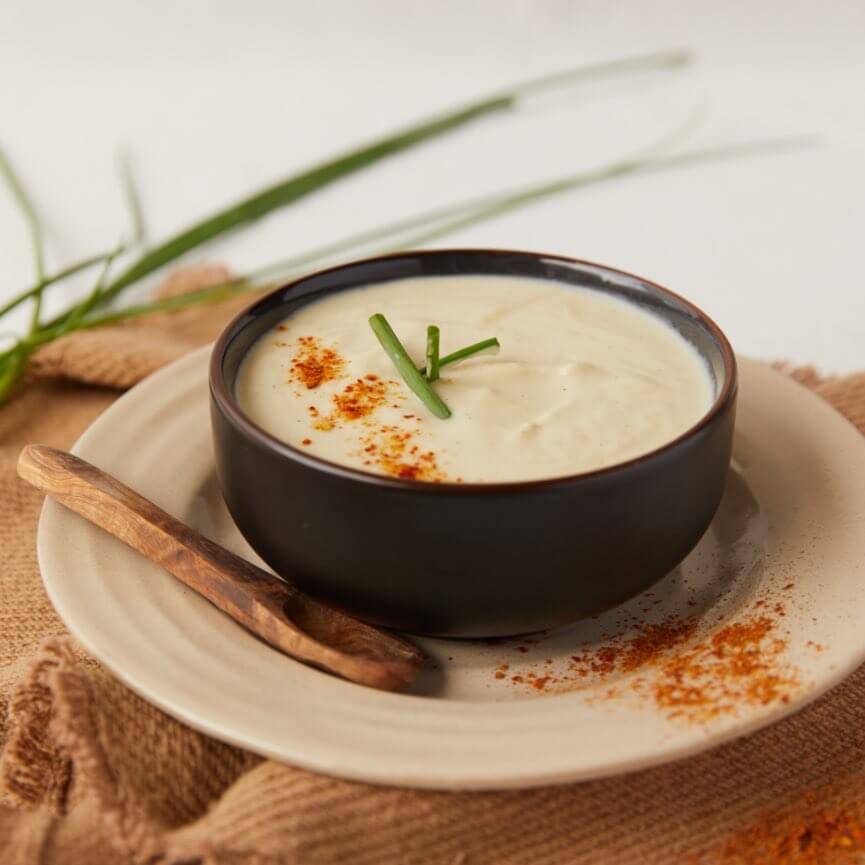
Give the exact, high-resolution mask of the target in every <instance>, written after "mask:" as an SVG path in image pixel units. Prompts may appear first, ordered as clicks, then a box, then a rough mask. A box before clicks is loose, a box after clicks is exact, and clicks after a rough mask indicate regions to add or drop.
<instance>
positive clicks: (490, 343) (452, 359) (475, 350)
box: [418, 336, 501, 381]
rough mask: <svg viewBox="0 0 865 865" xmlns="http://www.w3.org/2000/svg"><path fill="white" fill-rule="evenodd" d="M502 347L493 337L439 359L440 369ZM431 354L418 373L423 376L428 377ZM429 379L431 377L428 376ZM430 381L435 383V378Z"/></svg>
mask: <svg viewBox="0 0 865 865" xmlns="http://www.w3.org/2000/svg"><path fill="white" fill-rule="evenodd" d="M500 347H501V343H499V341H498V340H497V339H496V338H495V337H494V336H493V337H490V338H489V339H482V340H481V341H480V342H475V343H472V344H471V345H467V346H466V347H465V348H461V349H459V350H458V351H452V352H451V353H450V354H446V355H445V356H444V357H443V358H440V359H439V362H438V365H439V367H443V366H447V365H448V364H451V363H457V362H458V361H461V360H465V359H466V358H467V357H472V356H473V355H476V354H480V353H481V352H482V351H487V350H488V349H491V348H492V349H496V350H498V349H499V348H500ZM429 368H430V366H429V354H427V365H426V366H425V367H422V368H421V369H420V370H418V372H420V374H421V375H426V371H427V369H429ZM427 378H429V376H427ZM436 378H438V374H436ZM430 381H435V379H434V378H430Z"/></svg>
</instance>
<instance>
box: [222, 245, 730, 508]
mask: <svg viewBox="0 0 865 865" xmlns="http://www.w3.org/2000/svg"><path fill="white" fill-rule="evenodd" d="M459 254H470V255H471V254H474V255H487V256H491V257H496V256H500V255H501V256H522V257H525V258H532V259H535V260H551V261H555V262H560V263H562V264H567V265H576V266H578V267H580V266H581V267H589V268H594V269H596V270H603V271H606V272H608V273H610V274H613V275H615V276H618V277H624V278H625V279H629V280H636V281H637V282H639V283H641V284H643V285H645V286H648V287H649V288H651V289H652V290H653V291H656V292H658V293H660V294H661V295H662V296H666V297H668V298H670V299H672V300H674V301H676V302H678V303H680V304H681V305H682V306H684V307H685V308H686V309H688V310H689V311H690V312H691V313H692V314H693V315H694V317H695V318H696V319H697V320H698V321H699V322H700V324H701V325H702V326H703V327H704V328H705V329H706V330H708V331H709V333H710V334H711V335H712V337H713V338H714V339H715V341H716V343H717V344H718V346H719V348H720V350H721V355H722V357H723V361H724V368H725V371H726V376H725V380H724V383H723V385H722V387H721V389H720V391H719V392H718V394H717V395H716V397H715V399H714V401H713V402H712V405H711V406H710V407H709V408H708V409H707V411H706V412H705V413H704V414H703V415H702V416H701V417H700V419H699V420H698V421H697V422H696V423H695V424H693V425H692V426H690V427H688V429H686V430H684V431H683V432H682V433H681V434H680V435H678V436H676V438H674V439H671V440H670V441H668V442H666V443H664V444H662V445H660V446H659V447H657V448H654V449H653V450H651V451H647V452H646V453H644V454H639V455H638V456H636V457H632V458H631V459H629V460H625V461H624V462H619V463H613V464H612V465H609V466H603V467H601V468H598V469H592V470H591V471H586V472H577V473H574V474H570V475H556V476H554V477H549V478H538V479H534V480H524V481H493V482H479V481H474V482H456V481H434V482H433V481H422V480H414V479H410V478H398V477H392V476H390V475H381V474H376V473H375V472H371V471H366V470H364V469H359V468H354V467H351V466H346V465H342V464H340V463H336V462H333V461H331V460H327V459H324V458H322V457H319V456H315V455H314V454H311V453H309V452H308V451H303V450H301V449H300V448H297V447H294V446H293V445H290V444H289V443H288V442H285V441H282V440H281V439H278V438H276V437H275V436H273V435H271V434H270V433H268V432H267V431H266V430H264V429H263V428H262V427H260V426H259V425H258V424H256V423H255V422H254V421H253V420H252V419H250V418H249V417H248V416H247V415H246V414H245V413H244V412H243V410H242V409H241V408H240V405H239V404H238V402H237V400H235V398H234V396H233V394H232V391H231V388H230V387H229V386H228V383H227V382H226V380H225V375H224V374H223V359H224V357H225V353H226V351H227V349H228V346H229V345H230V343H231V341H232V340H233V339H234V338H236V336H237V334H238V333H239V332H240V330H241V329H242V328H243V327H244V326H246V325H248V324H250V323H251V320H250V321H246V322H244V321H243V320H244V319H247V318H248V317H249V315H250V313H251V311H252V310H253V309H254V308H255V307H256V306H257V305H258V304H260V303H264V302H265V301H267V300H269V299H270V298H271V297H273V296H274V295H276V294H283V293H285V292H286V291H289V290H291V289H293V288H294V287H295V286H297V285H299V284H301V283H303V282H306V281H307V280H309V279H312V278H316V277H320V276H322V275H324V274H330V273H336V272H338V271H341V270H349V269H351V268H356V267H358V266H361V265H366V264H371V263H375V262H378V261H388V260H392V259H399V258H414V259H416V258H419V257H423V258H441V257H446V256H448V255H459ZM468 273H469V272H468V271H467V274H468ZM454 275H458V274H454ZM738 379H739V374H738V366H737V364H736V355H735V353H734V351H733V347H732V346H731V345H730V342H729V340H728V339H727V337H726V335H725V334H724V332H723V331H722V330H721V328H720V327H719V326H718V325H717V324H716V323H715V321H714V320H713V319H712V318H711V317H710V316H709V315H707V314H706V313H705V312H703V310H702V309H700V308H699V307H698V306H697V305H696V304H694V303H692V302H691V301H690V300H688V299H686V298H684V297H682V296H681V295H679V294H676V292H674V291H670V289H668V288H665V287H664V286H662V285H660V284H658V283H656V282H653V281H652V280H649V279H646V278H645V277H642V276H638V275H637V274H634V273H630V272H629V271H625V270H621V269H620V268H616V267H610V266H608V265H605V264H599V263H597V262H594V261H588V260H586V259H580V258H573V257H571V256H566V255H558V254H555V253H544V252H531V251H527V250H518V249H502V248H485V247H446V248H437V249H421V250H402V251H400V252H394V253H389V254H387V255H374V256H369V257H367V258H361V259H356V260H353V261H350V262H344V263H342V264H338V265H335V266H333V267H326V268H322V269H321V270H316V271H314V272H311V273H307V274H304V275H303V276H301V277H298V278H297V279H293V280H290V281H289V282H286V283H283V284H282V285H280V286H278V287H277V288H274V289H273V290H272V291H269V292H268V293H267V294H264V295H262V296H261V297H258V298H256V299H255V300H254V301H253V302H252V303H250V304H249V306H247V307H244V309H243V310H242V311H241V312H239V313H238V314H237V315H235V316H234V317H233V318H232V319H231V320H230V321H229V322H228V323H227V324H226V325H225V327H224V328H223V329H222V331H221V332H220V334H219V337H218V338H217V340H216V342H215V343H214V346H213V351H212V352H211V356H210V365H209V385H210V394H211V399H212V400H213V401H214V402H215V403H216V405H217V406H218V407H219V409H220V411H221V412H222V414H223V416H224V417H225V418H226V419H227V420H228V421H229V422H230V423H231V424H232V425H233V426H234V427H235V428H237V429H238V430H239V431H240V432H241V433H242V434H243V435H245V436H247V437H248V438H250V439H252V440H253V441H254V442H255V443H256V444H258V445H259V446H262V447H264V448H266V449H268V450H270V451H274V452H275V453H276V454H278V455H279V456H281V457H283V458H286V459H289V460H291V461H293V462H296V463H300V464H302V465H303V466H305V467H307V468H311V469H314V470H317V471H321V472H324V473H325V474H329V475H335V476H338V477H342V478H344V479H347V480H354V481H358V482H361V483H366V484H371V485H373V486H380V487H388V488H391V489H398V490H404V491H405V490H412V491H414V492H428V493H431V494H449V495H454V494H459V495H462V494H471V495H484V494H488V495H500V494H502V493H509V492H519V491H530V490H549V489H551V488H554V487H558V486H565V485H568V484H573V483H577V482H580V481H586V480H594V479H597V478H600V477H603V476H605V475H614V474H616V473H617V472H621V471H624V470H627V469H630V468H633V467H634V466H637V465H640V464H641V463H645V462H649V461H652V460H654V459H656V458H657V457H659V456H661V455H662V454H665V453H668V452H670V451H672V450H674V449H676V448H677V447H678V446H679V445H681V444H682V443H684V442H685V441H687V440H688V439H691V438H693V437H694V436H696V435H697V434H698V433H699V432H701V431H702V430H703V429H705V428H706V427H708V426H709V425H710V424H711V423H713V421H714V420H715V419H716V418H717V417H718V416H719V415H721V414H722V413H723V412H724V411H725V410H726V409H727V408H728V407H729V406H730V405H731V404H732V403H733V401H734V400H735V397H736V392H737V390H738Z"/></svg>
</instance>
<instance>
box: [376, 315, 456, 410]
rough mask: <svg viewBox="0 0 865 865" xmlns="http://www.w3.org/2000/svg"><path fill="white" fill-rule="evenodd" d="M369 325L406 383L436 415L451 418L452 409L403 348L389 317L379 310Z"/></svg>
mask: <svg viewBox="0 0 865 865" xmlns="http://www.w3.org/2000/svg"><path fill="white" fill-rule="evenodd" d="M369 326H370V327H371V328H372V332H373V333H374V334H375V335H376V336H377V337H378V341H379V342H380V343H381V347H382V348H383V349H384V350H385V351H386V352H387V355H388V357H389V358H390V359H391V360H392V361H393V365H394V366H395V367H396V368H397V370H398V371H399V374H400V375H401V376H402V377H403V380H404V381H405V383H406V384H407V385H408V386H409V387H410V388H411V389H412V390H413V391H414V392H415V393H416V394H417V395H418V397H419V398H420V400H421V402H423V404H424V405H425V406H426V407H427V408H428V409H429V410H430V411H431V412H432V413H433V414H434V415H435V416H436V417H439V418H441V419H442V420H444V419H445V418H449V417H450V416H451V410H450V409H449V408H448V407H447V406H446V405H445V403H444V401H443V400H442V398H441V397H440V396H439V395H438V394H437V393H436V392H435V391H434V390H433V388H432V385H431V384H430V383H429V382H428V381H427V380H426V379H425V378H424V377H423V376H422V375H421V374H420V373H419V372H418V370H417V367H416V366H415V365H414V361H413V360H412V359H411V358H410V357H409V356H408V352H407V351H406V350H405V348H403V344H402V343H401V342H400V341H399V338H398V337H397V335H396V334H395V333H394V332H393V328H392V327H391V326H390V324H388V321H387V319H386V318H385V317H384V316H383V315H382V314H381V313H380V312H377V313H376V314H375V315H371V316H370V317H369Z"/></svg>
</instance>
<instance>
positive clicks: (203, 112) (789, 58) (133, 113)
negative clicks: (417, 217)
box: [0, 0, 865, 372]
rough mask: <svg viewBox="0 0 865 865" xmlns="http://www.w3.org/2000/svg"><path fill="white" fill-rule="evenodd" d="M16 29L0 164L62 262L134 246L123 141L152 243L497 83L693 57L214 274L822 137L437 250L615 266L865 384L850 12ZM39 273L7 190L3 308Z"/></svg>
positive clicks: (518, 130)
mask: <svg viewBox="0 0 865 865" xmlns="http://www.w3.org/2000/svg"><path fill="white" fill-rule="evenodd" d="M0 34H2V39H0V42H2V50H0V118H2V121H0V144H2V146H3V147H4V148H5V149H6V151H7V152H8V154H9V155H10V157H11V158H12V159H13V160H14V163H15V165H16V167H17V169H18V172H19V174H20V175H21V176H22V177H23V178H24V179H25V182H26V185H27V187H28V189H29V190H30V192H31V194H32V196H33V198H34V199H35V201H36V202H37V204H38V207H39V209H40V210H41V212H42V213H43V214H44V221H45V227H46V232H47V237H48V247H49V255H50V259H51V262H52V264H53V265H56V266H59V265H62V264H64V263H68V262H69V261H71V260H73V259H75V258H78V257H80V256H82V255H84V254H87V253H90V252H94V251H97V250H101V249H104V248H106V247H110V246H112V245H113V244H114V243H115V242H116V241H117V240H118V238H119V237H120V236H121V235H123V234H124V232H126V231H127V224H128V220H127V215H126V210H125V207H124V203H123V198H122V195H121V193H120V192H119V188H118V185H117V180H116V172H115V168H114V165H115V158H116V153H117V151H118V148H124V149H126V150H127V151H128V153H129V155H130V159H131V161H132V165H133V168H134V172H135V175H136V177H137V179H138V183H139V185H140V187H141V189H142V197H143V200H144V207H145V212H146V217H147V223H148V229H149V234H150V236H151V237H152V238H154V239H156V238H160V237H163V236H165V235H167V234H168V233H170V232H172V231H173V230H175V229H177V228H180V227H182V226H183V225H184V224H186V223H188V222H189V221H191V220H193V219H195V218H196V217H198V216H201V215H204V214H206V213H208V212H210V211H212V210H214V209H215V208H218V207H220V206H222V205H224V204H226V203H228V202H230V201H231V200H232V199H233V198H235V197H237V196H240V195H242V194H244V193H247V192H249V191H251V190H252V189H255V188H257V187H258V186H261V185H264V184H266V183H268V182H270V181H271V180H274V179H276V178H278V177H280V176H284V175H287V174H289V173H291V172H292V171H294V170H296V169H298V168H300V167H302V166H304V165H306V164H309V163H311V162H314V161H316V160H318V159H320V158H322V157H323V156H325V155H328V154H331V153H334V152H336V151H339V150H342V149H344V148H346V147H347V146H349V145H354V144H359V143H361V142H364V141H365V140H367V139H369V138H371V137H373V136H376V135H379V134H382V133H384V132H387V131H389V130H391V129H393V128H395V127H398V126H401V125H403V124H404V123H406V122H407V121H409V120H412V119H416V118H420V117H422V116H424V115H426V114H428V113H429V112H432V111H435V110H438V109H441V108H445V107H448V106H451V105H453V104H454V103H459V102H462V101H464V100H466V99H468V98H470V97H473V96H476V95H481V94H485V93H487V92H489V91H491V90H495V89H497V88H499V87H500V86H502V85H503V84H507V83H510V82H512V81H517V80H520V79H523V78H526V77H530V76H534V75H537V74H541V73H544V72H547V71H551V70H555V69H558V68H561V67H565V66H569V65H574V64H576V63H583V62H592V61H596V60H604V59H610V58H615V57H621V56H624V55H628V54H631V53H639V52H645V51H652V50H656V49H663V48H679V47H683V48H688V49H691V50H692V51H693V52H694V55H695V61H696V62H695V64H694V65H693V67H691V68H688V69H684V70H677V71H672V72H662V73H657V72H655V73H651V74H645V75H641V76H633V77H628V78H619V79H617V80H615V81H605V82H594V83H588V82H587V83H582V84H579V85H576V86H574V87H571V88H569V89H567V90H563V91H558V92H557V93H556V94H550V95H545V96H544V97H543V98H537V99H535V100H532V101H531V102H529V103H526V105H525V107H524V108H521V109H520V110H519V111H517V112H515V113H508V114H501V115H498V116H496V117H495V118H491V119H489V120H487V121H485V122H482V123H480V124H479V125H475V126H472V128H471V129H467V130H465V131H461V132H459V133H457V134H455V135H452V136H449V137H448V138H446V139H440V140H439V141H437V142H435V143H433V144H431V145H428V146H425V147H423V148H422V149H420V150H418V151H413V152H411V153H409V154H407V155H404V156H400V157H397V158H396V159H393V160H390V161H388V162H387V163H385V164H382V165H380V166H378V167H376V168H374V169H373V170H371V171H368V172H364V173H363V175H362V176H357V177H355V178H352V179H349V180H348V181H346V182H342V183H339V184H337V185H336V186H334V187H332V188H331V189H329V190H327V191H325V192H323V193H321V194H319V195H317V196H315V197H313V198H310V199H308V200H306V201H305V202H303V203H302V205H300V206H298V207H296V208H293V209H290V210H286V211H283V212H281V213H278V214H276V215H274V216H272V217H270V218H268V219H267V220H266V221H264V222H262V223H259V224H258V225H256V226H255V227H254V228H252V229H250V230H247V231H244V232H241V233H238V234H236V235H234V236H233V237H232V238H231V239H230V240H228V241H226V242H224V243H221V244H220V245H218V246H216V247H215V248H214V249H213V250H212V251H208V253H207V254H208V255H209V256H210V257H211V258H212V259H219V260H225V261H227V262H229V263H230V264H231V265H232V266H233V267H236V268H238V269H244V268H251V267H253V266H256V265H259V264H262V263H267V262H270V261H272V260H276V259H279V258H280V257H284V256H286V255H290V254H292V253H294V252H299V251H302V250H304V249H306V248H308V247H310V246H313V245H316V244H318V243H321V242H325V241H327V240H328V239H331V238H333V237H338V236H342V235H343V234H346V233H350V232H351V231H354V230H357V229H361V228H364V227H369V226H371V225H374V224H376V223H379V222H382V221H385V220H389V219H393V218H396V217H399V216H404V215H409V214H412V213H414V212H417V211H421V210H424V209H427V208H429V207H431V206H434V205H437V204H445V203H448V202H453V201H457V200H461V199H463V198H466V197H471V196H474V195H479V194H483V193H486V192H491V191H496V190H500V189H503V188H509V187H512V186H515V185H520V184H522V183H526V182H529V181H535V180H543V179H547V178H552V177H555V176H558V175H562V174H568V173H573V172H576V171H581V170H584V169H590V168H593V167H596V166H598V165H600V164H602V163H604V162H608V161H610V160H613V159H617V158H620V157H626V156H630V155H632V154H634V153H635V152H638V151H640V150H641V149H644V148H646V147H650V146H652V145H654V144H655V143H656V142H657V141H659V140H660V139H663V138H664V136H666V135H668V134H669V133H670V132H671V130H674V129H678V128H682V127H684V126H688V125H689V124H690V125H696V128H695V129H694V130H693V131H692V132H691V134H690V136H689V138H688V140H687V141H686V142H683V143H679V144H677V145H676V146H677V147H678V148H679V149H689V148H692V147H708V146H714V145H721V144H727V143H735V142H741V141H745V140H750V139H755V138H767V137H769V138H771V137H775V136H786V135H798V134H812V135H814V136H815V140H814V142H813V143H812V144H811V145H809V146H807V147H804V148H801V149H798V150H795V151H791V152H787V153H776V154H773V155H766V156H760V157H753V158H748V159H741V160H737V161H735V162H726V163H723V164H713V165H704V166H692V167H689V168H687V169H681V170H677V171H669V172H664V173H654V174H645V175H642V176H632V177H629V178H624V179H619V180H617V181H614V182H610V183H605V184H601V185H596V186H592V187H588V188H584V189H579V190H576V191H572V192H569V193H567V194H564V195H562V196H559V197H557V198H555V199H550V200H547V201H545V202H543V203H540V204H537V205H536V206H533V207H530V208H526V209H523V210H520V211H518V212H515V213H511V214H509V215H507V216H505V217H502V218H499V219H496V220H494V221H491V222H488V223H485V224H483V225H477V226H474V227H472V228H470V229H467V230H464V231H461V232H460V233H459V234H456V235H453V236H452V238H449V239H448V241H446V242H447V243H451V242H452V243H453V245H460V246H468V245H484V246H502V247H517V248H525V249H538V250H543V251H548V252H558V253H562V254H567V255H574V256H576V257H579V258H585V259H590V260H595V261H600V262H604V263H606V264H611V265H615V266H618V267H621V268H623V269H625V270H630V271H633V272H636V273H640V274H642V275H645V276H647V277H649V278H652V279H655V280H656V281H659V282H661V283H662V284H665V285H667V286H669V287H670V288H672V289H673V290H675V291H678V292H680V293H682V294H685V295H687V296H688V297H690V298H691V299H693V300H694V301H696V302H697V303H698V304H699V305H701V306H702V307H703V308H704V309H705V310H706V311H707V312H709V313H710V314H711V315H712V316H713V317H715V319H716V320H717V321H718V323H719V324H720V325H721V326H722V327H723V328H725V329H726V330H727V332H728V334H729V335H730V337H731V340H732V341H733V343H734V345H735V346H736V348H737V349H738V350H739V351H740V352H742V353H746V354H749V355H752V356H756V357H765V358H788V359H790V360H792V361H795V362H813V363H815V364H817V365H818V366H819V367H820V368H821V369H823V370H824V371H827V372H843V371H846V370H852V369H855V368H859V367H862V366H865V350H863V340H862V336H863V333H865V327H863V323H862V318H863V313H865V300H863V297H865V293H863V291H865V290H863V286H862V285H861V284H860V262H859V256H860V251H861V249H862V241H863V234H865V231H863V230H865V204H863V202H865V160H863V142H865V107H863V99H862V86H863V83H865V51H863V50H862V46H863V44H865V4H863V3H861V2H858V0H833V2H832V3H822V4H817V3H806V2H791V0H761V2H760V3H753V2H746V0H730V2H726V3H716V2H706V0H701V2H696V3H695V2H686V0H655V2H653V3H652V4H646V3H641V2H639V0H619V2H616V3H609V2H606V0H599V2H596V0H585V2H563V0H539V2H500V0H474V2H472V3H459V2H456V0H438V2H436V3H421V2H405V0H368V2H365V3H351V2H349V0H345V2H332V0H327V2H318V3H315V4H312V3H305V2H303V3H302V2H298V0H295V2H281V0H247V2H245V3H243V4H241V5H238V4H235V3H229V2H219V0H207V2H205V0H194V2H184V0H150V2H148V3H132V2H125V3H124V2H120V3H118V2H116V0H76V2H75V3H63V4H59V3H51V2H47V0H6V2H4V3H3V5H2V7H0ZM695 118H696V121H695ZM444 242H445V241H439V244H440V245H441V244H442V243H444ZM31 278H32V270H31V257H30V251H29V247H28V243H27V234H26V231H25V229H24V227H23V226H22V224H21V220H20V215H19V214H18V212H17V211H16V210H15V208H14V207H13V205H12V204H11V202H10V201H9V199H8V196H6V195H5V194H4V195H0V299H3V298H5V297H6V296H11V295H12V294H14V293H15V292H16V291H18V290H20V289H21V288H22V287H24V286H25V285H27V284H29V282H30V281H31ZM82 287H83V286H81V285H80V284H79V285H78V286H75V285H73V286H70V287H66V288H63V289H59V292H63V293H67V294H68V293H69V292H70V291H75V290H76V288H77V290H81V289H82ZM20 321H21V319H20V318H19V319H16V322H17V323H18V326H20ZM0 329H2V330H8V327H3V328H0Z"/></svg>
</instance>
